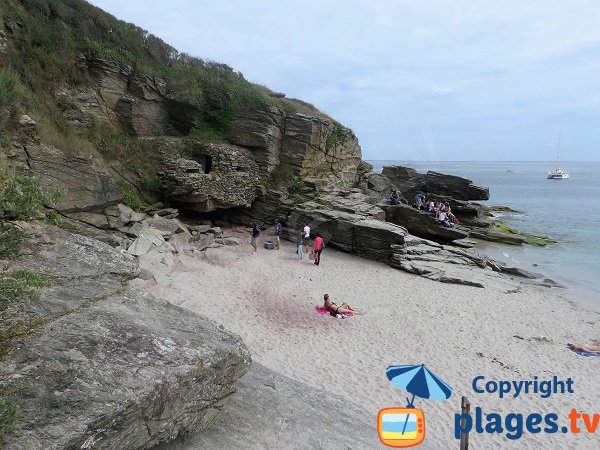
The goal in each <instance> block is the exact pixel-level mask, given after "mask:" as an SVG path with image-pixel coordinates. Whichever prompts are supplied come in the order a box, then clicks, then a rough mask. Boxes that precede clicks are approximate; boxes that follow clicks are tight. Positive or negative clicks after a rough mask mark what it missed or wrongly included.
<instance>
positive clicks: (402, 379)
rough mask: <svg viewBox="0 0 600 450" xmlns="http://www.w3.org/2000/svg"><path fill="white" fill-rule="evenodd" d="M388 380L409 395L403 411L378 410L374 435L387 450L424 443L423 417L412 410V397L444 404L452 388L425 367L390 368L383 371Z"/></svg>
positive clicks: (419, 411) (415, 410) (393, 409)
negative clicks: (439, 401) (375, 434)
mask: <svg viewBox="0 0 600 450" xmlns="http://www.w3.org/2000/svg"><path fill="white" fill-rule="evenodd" d="M386 374H387V377H388V379H389V380H390V381H391V382H392V384H393V385H394V386H396V387H399V388H400V389H402V390H404V391H406V392H408V393H409V394H412V398H411V399H410V400H409V399H408V397H406V401H407V405H406V407H405V408H401V407H391V408H382V409H380V410H379V414H378V415H377V433H378V434H379V440H381V442H382V444H384V445H387V446H388V447H395V448H406V447H413V446H415V445H419V444H420V443H421V442H423V441H424V440H425V413H424V412H423V411H422V410H421V409H419V408H415V406H414V403H413V402H414V400H415V397H420V398H426V399H430V400H446V399H448V398H449V397H450V396H451V395H452V388H451V387H450V386H449V385H448V384H447V383H446V382H444V381H443V380H442V379H441V378H439V377H438V376H436V375H435V374H434V373H433V372H431V371H430V370H429V369H427V368H426V367H425V364H418V365H408V366H390V367H388V368H387V369H386Z"/></svg>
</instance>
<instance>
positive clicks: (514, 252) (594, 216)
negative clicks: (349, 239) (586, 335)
mask: <svg viewBox="0 0 600 450" xmlns="http://www.w3.org/2000/svg"><path fill="white" fill-rule="evenodd" d="M369 162H370V163H371V164H373V166H374V170H375V172H377V173H380V172H381V170H382V168H383V166H387V165H395V164H396V165H403V166H407V167H411V168H413V169H415V170H417V171H418V172H422V173H425V172H427V171H428V170H434V171H436V172H441V173H445V174H452V175H458V176H461V177H465V178H468V179H470V180H473V183H475V184H476V185H479V186H487V187H489V189H490V200H488V201H486V202H481V203H483V204H486V205H490V206H491V205H503V206H509V207H510V208H512V209H514V210H516V211H517V212H514V213H510V212H508V213H504V212H503V213H498V214H497V215H498V216H500V217H499V218H500V219H501V220H502V221H503V222H505V223H506V224H507V225H509V226H511V227H515V228H518V229H519V230H522V231H526V232H528V233H533V234H538V235H543V236H549V237H551V238H553V239H555V240H556V241H558V243H556V244H551V245H547V246H545V247H535V246H531V245H523V246H509V245H498V244H487V243H486V244H483V245H481V246H480V247H478V248H477V251H479V252H480V253H483V254H487V255H488V256H490V257H493V258H495V259H498V260H501V261H504V262H506V263H507V264H510V265H514V266H517V267H520V268H523V269H526V270H529V271H532V272H539V273H542V274H543V275H544V276H546V277H549V278H552V279H553V280H555V281H557V282H559V283H561V284H564V285H566V286H568V287H569V288H570V289H571V290H575V291H576V292H577V294H578V295H579V296H582V297H585V298H587V299H591V300H592V301H594V302H595V303H600V162H567V161H565V162H564V163H561V167H562V168H563V169H565V170H567V171H568V172H569V174H570V176H571V177H570V178H568V179H565V180H548V179H546V175H547V173H548V171H549V170H551V169H553V168H554V165H555V163H553V162H539V161H536V162H423V161H417V162H414V161H412V162H410V163H408V164H407V163H405V162H403V161H369Z"/></svg>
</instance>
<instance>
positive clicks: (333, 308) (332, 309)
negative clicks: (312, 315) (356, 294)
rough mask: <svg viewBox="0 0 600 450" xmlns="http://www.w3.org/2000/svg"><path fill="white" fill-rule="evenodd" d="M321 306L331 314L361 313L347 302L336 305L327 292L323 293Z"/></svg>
mask: <svg viewBox="0 0 600 450" xmlns="http://www.w3.org/2000/svg"><path fill="white" fill-rule="evenodd" d="M323 308H324V309H326V310H328V311H329V313H330V314H331V315H332V316H336V315H338V314H362V313H361V312H360V311H358V310H356V309H354V308H353V307H352V306H350V305H349V304H348V303H342V304H341V305H339V306H338V305H337V304H336V303H335V302H334V301H333V299H331V298H330V297H329V294H325V295H324V296H323Z"/></svg>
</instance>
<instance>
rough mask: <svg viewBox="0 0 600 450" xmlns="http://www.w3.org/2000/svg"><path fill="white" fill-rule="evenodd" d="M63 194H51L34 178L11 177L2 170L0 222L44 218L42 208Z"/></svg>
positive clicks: (0, 172) (0, 179) (0, 178)
mask: <svg viewBox="0 0 600 450" xmlns="http://www.w3.org/2000/svg"><path fill="white" fill-rule="evenodd" d="M61 195H62V193H60V192H56V193H54V194H49V193H47V192H46V191H44V189H42V188H41V187H40V185H39V183H38V181H37V179H36V178H34V177H28V176H23V175H11V174H10V173H8V171H7V170H4V169H1V168H0V220H31V219H38V218H40V217H42V216H43V214H42V212H41V208H42V206H44V205H48V204H51V203H53V202H55V201H57V200H58V199H59V198H60V196H61Z"/></svg>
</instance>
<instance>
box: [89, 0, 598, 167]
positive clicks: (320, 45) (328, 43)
mask: <svg viewBox="0 0 600 450" xmlns="http://www.w3.org/2000/svg"><path fill="white" fill-rule="evenodd" d="M92 3H93V4H95V5H97V6H99V7H101V8H103V9H105V10H106V11H108V12H110V13H112V14H113V15H115V16H117V17H118V18H120V19H122V20H125V21H127V22H133V23H135V24H137V25H139V26H141V27H142V28H145V29H147V30H149V31H150V32H151V33H153V34H155V35H157V36H159V37H160V38H162V39H164V40H165V41H167V42H168V43H169V44H171V45H173V46H174V47H176V48H177V49H178V50H180V51H185V52H187V53H190V54H192V55H194V56H199V57H201V58H205V59H212V60H215V61H218V62H223V63H226V64H228V65H230V66H232V67H233V68H235V69H236V70H239V71H241V72H242V73H243V74H244V75H245V77H246V78H247V79H248V80H250V81H253V82H256V83H260V84H264V85H267V86H268V87H270V88H271V89H273V90H275V91H281V92H285V93H286V94H287V95H288V97H295V98H300V99H302V100H305V101H308V102H310V103H313V104H314V105H315V106H317V107H318V108H319V109H321V110H323V111H325V112H327V113H329V114H330V115H331V116H333V117H334V118H335V119H337V120H338V121H340V122H341V123H342V124H344V125H346V126H348V127H350V128H352V129H353V130H354V131H355V133H356V135H357V136H358V138H359V140H360V143H361V146H362V149H363V158H364V159H398V160H406V159H410V160H432V161H433V160H552V159H554V157H555V147H556V141H557V138H558V135H559V133H560V134H561V135H562V147H561V148H562V149H561V157H562V159H563V160H579V161H599V160H600V2H599V1H597V0H589V1H585V0H581V1H580V0H570V1H566V0H535V1H533V0H530V1H527V0H522V1H518V0H513V1H501V0H490V1H487V0H477V1H474V0H452V1H446V0H440V1H435V0H419V1H417V0H406V1H402V0H320V1H318V0H311V1H309V0H304V1H302V0H236V1H234V0H197V1H195V0H169V1H163V0H144V1H142V0H129V1H123V0H92Z"/></svg>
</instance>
